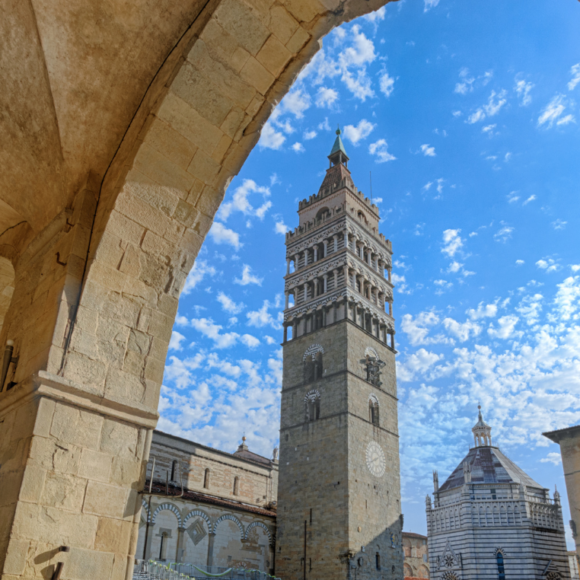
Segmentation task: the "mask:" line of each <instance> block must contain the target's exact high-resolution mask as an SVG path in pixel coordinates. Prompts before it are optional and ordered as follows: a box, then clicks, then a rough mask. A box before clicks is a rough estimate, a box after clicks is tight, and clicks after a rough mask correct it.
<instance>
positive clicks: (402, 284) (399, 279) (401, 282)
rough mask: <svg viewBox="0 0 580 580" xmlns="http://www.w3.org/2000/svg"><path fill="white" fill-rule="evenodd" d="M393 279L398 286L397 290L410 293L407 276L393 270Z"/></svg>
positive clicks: (401, 292)
mask: <svg viewBox="0 0 580 580" xmlns="http://www.w3.org/2000/svg"><path fill="white" fill-rule="evenodd" d="M391 280H392V282H393V285H394V286H395V287H396V288H397V292H399V293H400V294H410V293H411V291H410V290H409V287H408V286H407V281H406V280H405V276H401V275H400V274H396V273H395V272H393V274H392V276H391Z"/></svg>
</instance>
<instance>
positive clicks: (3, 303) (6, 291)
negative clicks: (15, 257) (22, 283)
mask: <svg viewBox="0 0 580 580" xmlns="http://www.w3.org/2000/svg"><path fill="white" fill-rule="evenodd" d="M12 294H14V268H13V267H12V264H11V263H10V260H8V259H7V258H2V257H0V333H1V332H2V325H3V324H4V317H5V316H6V312H8V306H10V300H11V299H12Z"/></svg>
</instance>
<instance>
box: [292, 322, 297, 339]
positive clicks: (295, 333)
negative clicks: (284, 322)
mask: <svg viewBox="0 0 580 580" xmlns="http://www.w3.org/2000/svg"><path fill="white" fill-rule="evenodd" d="M297 332H298V319H296V318H294V320H292V340H294V339H295V338H296V337H297Z"/></svg>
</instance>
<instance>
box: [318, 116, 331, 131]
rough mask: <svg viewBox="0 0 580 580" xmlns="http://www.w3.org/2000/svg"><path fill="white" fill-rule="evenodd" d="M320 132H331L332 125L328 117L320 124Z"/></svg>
mask: <svg viewBox="0 0 580 580" xmlns="http://www.w3.org/2000/svg"><path fill="white" fill-rule="evenodd" d="M318 130H319V131H330V125H329V124H328V117H324V121H322V122H321V123H318Z"/></svg>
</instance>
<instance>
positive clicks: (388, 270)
mask: <svg viewBox="0 0 580 580" xmlns="http://www.w3.org/2000/svg"><path fill="white" fill-rule="evenodd" d="M387 274H388V276H389V282H391V268H387ZM384 275H385V272H384V270H383V277H384Z"/></svg>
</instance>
